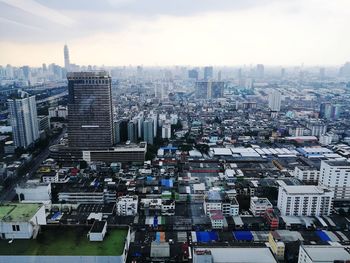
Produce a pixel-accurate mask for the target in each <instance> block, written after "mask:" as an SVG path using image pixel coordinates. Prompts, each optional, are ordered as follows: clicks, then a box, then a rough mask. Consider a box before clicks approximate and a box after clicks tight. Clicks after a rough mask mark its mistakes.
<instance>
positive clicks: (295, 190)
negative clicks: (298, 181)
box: [283, 185, 327, 195]
mask: <svg viewBox="0 0 350 263" xmlns="http://www.w3.org/2000/svg"><path fill="white" fill-rule="evenodd" d="M283 189H284V190H285V191H286V192H287V193H288V194H310V195H312V194H323V193H325V192H327V189H325V188H321V187H319V186H315V185H286V186H283Z"/></svg>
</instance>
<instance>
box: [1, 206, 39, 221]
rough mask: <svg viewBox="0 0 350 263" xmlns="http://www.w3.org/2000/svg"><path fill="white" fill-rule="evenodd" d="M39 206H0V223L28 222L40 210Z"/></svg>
mask: <svg viewBox="0 0 350 263" xmlns="http://www.w3.org/2000/svg"><path fill="white" fill-rule="evenodd" d="M41 206H42V205H40V204H15V203H12V204H5V205H0V221H28V220H30V219H31V218H32V217H33V216H34V215H35V213H36V212H37V211H38V210H39V209H40V207H41Z"/></svg>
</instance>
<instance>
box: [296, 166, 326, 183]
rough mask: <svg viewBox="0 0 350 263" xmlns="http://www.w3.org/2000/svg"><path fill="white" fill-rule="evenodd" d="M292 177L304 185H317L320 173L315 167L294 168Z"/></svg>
mask: <svg viewBox="0 0 350 263" xmlns="http://www.w3.org/2000/svg"><path fill="white" fill-rule="evenodd" d="M294 177H295V178H298V179H299V180H301V181H303V182H306V183H318V179H319V177H320V171H319V170H318V169H317V168H316V167H310V166H296V167H295V169H294Z"/></svg>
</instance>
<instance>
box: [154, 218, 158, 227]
mask: <svg viewBox="0 0 350 263" xmlns="http://www.w3.org/2000/svg"><path fill="white" fill-rule="evenodd" d="M153 227H158V217H157V216H155V217H154V218H153Z"/></svg>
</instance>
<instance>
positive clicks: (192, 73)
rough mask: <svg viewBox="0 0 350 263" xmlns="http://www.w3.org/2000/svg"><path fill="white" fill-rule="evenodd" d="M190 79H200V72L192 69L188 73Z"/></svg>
mask: <svg viewBox="0 0 350 263" xmlns="http://www.w3.org/2000/svg"><path fill="white" fill-rule="evenodd" d="M188 78H189V79H195V80H197V79H198V71H197V70H196V69H191V70H189V71H188Z"/></svg>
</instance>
